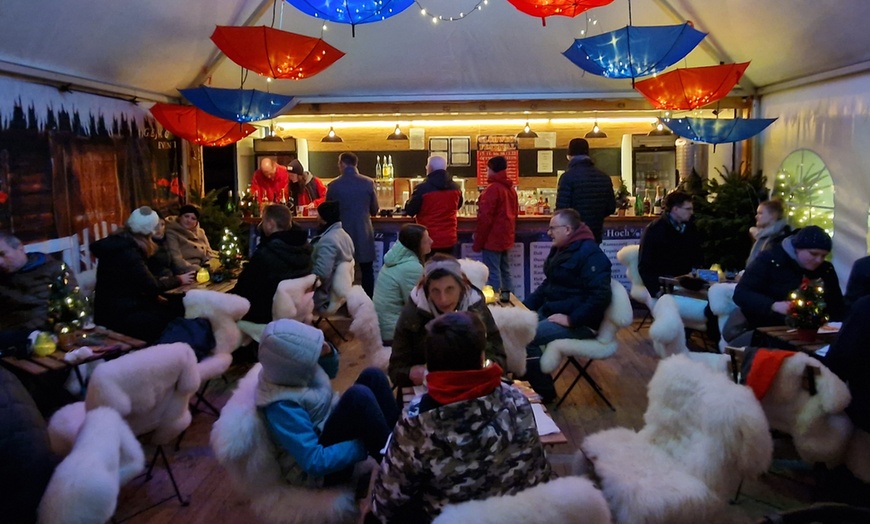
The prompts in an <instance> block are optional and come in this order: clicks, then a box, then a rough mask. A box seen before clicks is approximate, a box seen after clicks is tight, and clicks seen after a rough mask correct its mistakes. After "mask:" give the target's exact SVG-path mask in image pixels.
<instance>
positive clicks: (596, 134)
mask: <svg viewBox="0 0 870 524" xmlns="http://www.w3.org/2000/svg"><path fill="white" fill-rule="evenodd" d="M585 138H607V133H605V132H604V131H602V130H601V128H600V127H598V122H595V124H594V125H593V126H592V131H589V132H588V133H586V136H585Z"/></svg>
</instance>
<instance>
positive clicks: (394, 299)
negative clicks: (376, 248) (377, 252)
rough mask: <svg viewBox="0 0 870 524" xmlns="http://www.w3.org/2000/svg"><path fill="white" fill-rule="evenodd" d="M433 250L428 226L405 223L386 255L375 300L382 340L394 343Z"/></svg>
mask: <svg viewBox="0 0 870 524" xmlns="http://www.w3.org/2000/svg"><path fill="white" fill-rule="evenodd" d="M431 251H432V239H431V238H429V231H428V230H427V229H426V227H424V226H421V225H419V224H405V225H404V226H402V229H401V230H400V231H399V241H398V242H396V243H395V244H393V247H392V248H390V250H389V251H388V252H387V254H386V255H384V265H383V267H381V271H380V273H378V280H377V282H375V294H374V298H373V300H374V303H375V310H376V311H377V312H378V325H379V326H380V329H381V340H382V341H383V342H384V344H386V345H389V344H391V343H392V341H393V331H394V330H395V328H396V322H397V321H398V320H399V314H400V313H401V312H402V308H403V307H404V306H405V302H407V301H408V296H409V295H410V294H411V290H412V289H414V286H416V285H417V284H418V283H419V282H420V277H421V276H423V262H424V261H425V259H426V255H428V254H429V253H430V252H431Z"/></svg>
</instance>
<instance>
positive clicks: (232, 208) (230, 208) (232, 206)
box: [226, 189, 236, 213]
mask: <svg viewBox="0 0 870 524" xmlns="http://www.w3.org/2000/svg"><path fill="white" fill-rule="evenodd" d="M226 210H227V213H232V212H233V211H235V210H236V201H235V200H233V190H232V189H230V190H229V191H228V192H227V205H226Z"/></svg>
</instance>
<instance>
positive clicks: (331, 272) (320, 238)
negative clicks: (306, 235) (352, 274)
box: [311, 200, 354, 312]
mask: <svg viewBox="0 0 870 524" xmlns="http://www.w3.org/2000/svg"><path fill="white" fill-rule="evenodd" d="M317 219H318V220H317V221H318V223H319V224H320V234H319V235H317V236H316V237H314V238H313V239H311V245H312V246H313V251H312V253H311V264H312V269H311V272H312V273H314V274H315V275H317V278H318V279H320V286H318V287H317V289H316V290H315V291H314V309H315V311H318V312H320V311H324V310H325V309H327V308H329V306H330V302H331V301H332V300H334V298H333V297H331V291H332V280H333V278H334V277H335V271H336V269H338V265H339V264H341V263H342V262H350V264H351V265H353V255H354V250H353V240H352V239H351V238H350V235H348V234H347V232H346V231H345V230H344V228H343V227H342V226H341V209H340V207H339V203H338V202H337V201H334V200H327V201H326V202H324V203H322V204H320V206H318V207H317Z"/></svg>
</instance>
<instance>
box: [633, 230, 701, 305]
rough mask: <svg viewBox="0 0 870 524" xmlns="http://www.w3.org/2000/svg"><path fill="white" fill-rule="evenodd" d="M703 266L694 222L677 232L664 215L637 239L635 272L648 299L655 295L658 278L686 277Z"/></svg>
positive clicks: (657, 289) (656, 293)
mask: <svg viewBox="0 0 870 524" xmlns="http://www.w3.org/2000/svg"><path fill="white" fill-rule="evenodd" d="M703 263H704V254H703V251H702V250H701V235H700V234H698V229H697V228H696V227H695V223H694V222H689V223H688V224H686V229H685V230H684V231H683V232H682V233H680V232H679V231H677V229H676V228H675V227H674V226H673V225H672V224H671V221H670V219H669V218H668V215H667V213H665V214H663V215H662V216H661V217H659V218H657V219H656V220H654V221H653V222H652V223H650V225H648V226H646V229H645V230H644V232H643V237H641V239H640V253H639V254H638V263H637V269H638V272H639V273H640V278H641V279H643V284H644V285H645V286H646V288H647V289H648V290H649V292H650V294H651V295H652V296H656V295H658V293H659V277H678V276H680V275H686V274H688V273H690V272H691V271H692V270H693V269H695V268H698V267H701V266H702V265H703Z"/></svg>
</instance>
